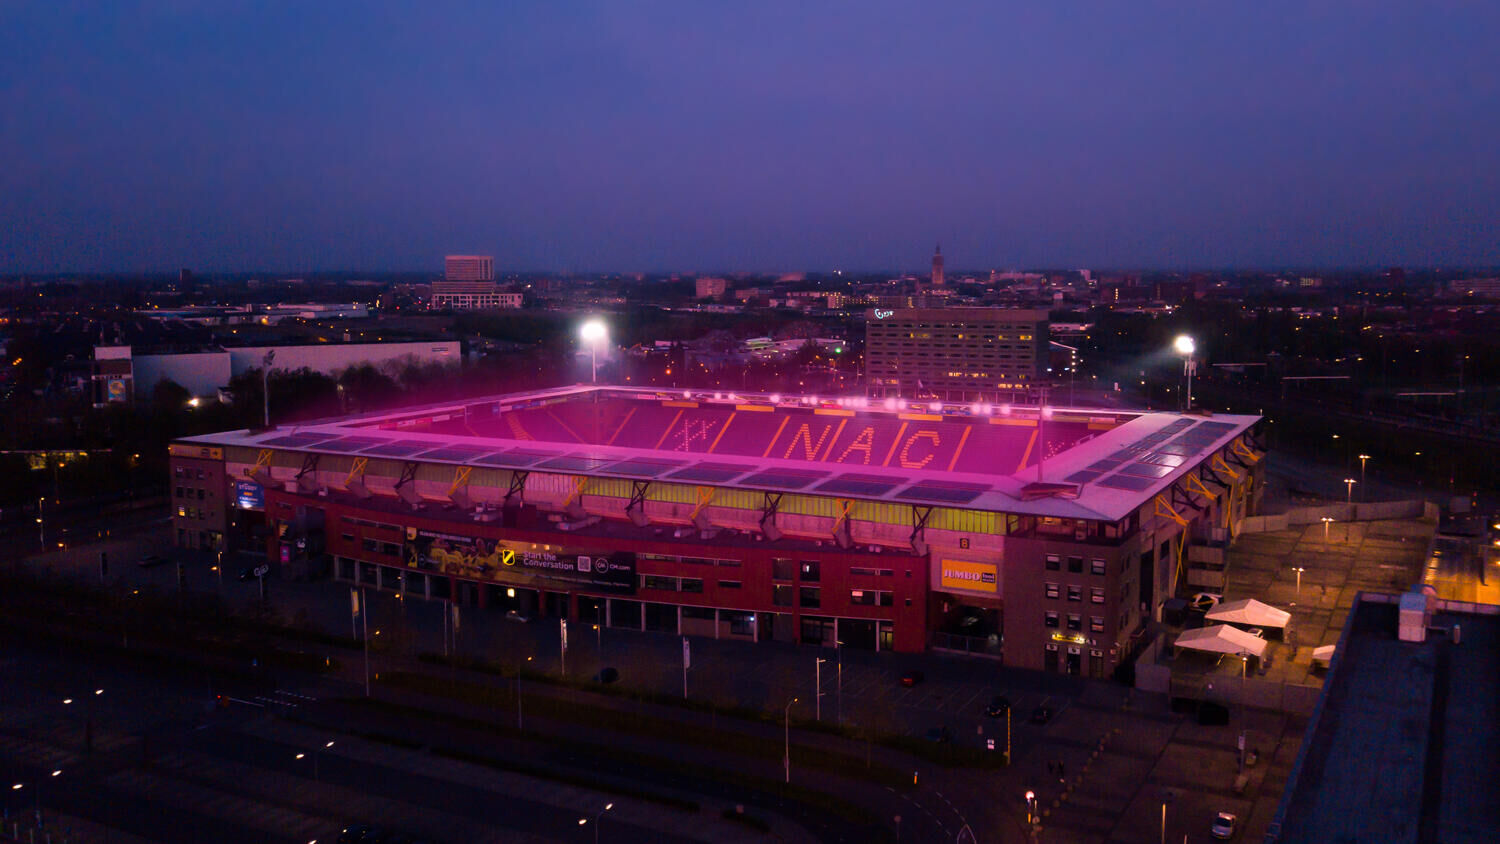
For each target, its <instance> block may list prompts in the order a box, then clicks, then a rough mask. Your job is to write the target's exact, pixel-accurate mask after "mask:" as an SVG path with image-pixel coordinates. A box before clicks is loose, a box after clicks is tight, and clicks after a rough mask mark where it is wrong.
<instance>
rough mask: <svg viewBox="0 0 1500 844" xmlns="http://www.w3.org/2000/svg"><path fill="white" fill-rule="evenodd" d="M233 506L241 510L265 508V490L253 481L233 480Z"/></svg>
mask: <svg viewBox="0 0 1500 844" xmlns="http://www.w3.org/2000/svg"><path fill="white" fill-rule="evenodd" d="M234 506H236V507H238V508H240V509H241V510H265V509H266V490H265V488H264V487H262V486H261V485H260V484H258V483H256V482H255V481H248V480H243V479H241V480H236V481H235V482H234Z"/></svg>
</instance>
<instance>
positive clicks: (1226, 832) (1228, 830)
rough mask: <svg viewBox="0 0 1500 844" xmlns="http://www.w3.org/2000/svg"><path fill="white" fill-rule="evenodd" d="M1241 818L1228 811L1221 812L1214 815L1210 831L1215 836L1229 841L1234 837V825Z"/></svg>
mask: <svg viewBox="0 0 1500 844" xmlns="http://www.w3.org/2000/svg"><path fill="white" fill-rule="evenodd" d="M1238 821H1239V818H1237V817H1235V816H1234V815H1231V814H1230V813H1228V812H1220V813H1219V814H1218V815H1216V816H1215V817H1214V822H1213V824H1212V825H1210V826H1209V828H1208V832H1209V834H1210V835H1212V836H1213V837H1215V838H1218V839H1221V840H1224V841H1227V840H1229V839H1231V838H1233V837H1234V826H1235V823H1236V822H1238Z"/></svg>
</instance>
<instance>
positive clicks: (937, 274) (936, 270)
mask: <svg viewBox="0 0 1500 844" xmlns="http://www.w3.org/2000/svg"><path fill="white" fill-rule="evenodd" d="M932 286H933V287H942V286H943V244H941V243H939V244H938V245H937V250H936V251H935V252H933V253H932Z"/></svg>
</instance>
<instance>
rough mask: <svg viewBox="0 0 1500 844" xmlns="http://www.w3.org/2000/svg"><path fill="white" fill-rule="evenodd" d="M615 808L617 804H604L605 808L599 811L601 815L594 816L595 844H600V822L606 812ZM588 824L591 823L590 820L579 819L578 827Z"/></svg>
mask: <svg viewBox="0 0 1500 844" xmlns="http://www.w3.org/2000/svg"><path fill="white" fill-rule="evenodd" d="M614 807H615V804H613V803H605V804H604V808H603V809H600V810H599V814H597V815H595V816H594V844H599V821H600V820H601V819H602V818H603V817H604V813H605V812H608V811H609V810H610V809H613V808H614ZM588 822H589V819H588V818H579V819H578V825H579V826H584V825H586V824H587V823H588Z"/></svg>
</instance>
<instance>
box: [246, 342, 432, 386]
mask: <svg viewBox="0 0 1500 844" xmlns="http://www.w3.org/2000/svg"><path fill="white" fill-rule="evenodd" d="M272 349H275V350H276V360H275V361H274V362H272V364H271V368H272V369H301V368H303V367H307V368H308V369H311V370H313V371H314V372H323V373H326V374H329V375H332V374H333V373H335V372H339V371H341V370H344V369H348V368H349V367H351V366H356V365H358V364H362V363H370V364H373V365H375V366H380V365H381V364H382V363H385V362H387V361H400V360H403V359H405V358H408V357H415V358H417V359H418V360H421V361H422V362H424V363H455V364H456V363H458V362H459V357H460V353H459V343H458V341H457V340H431V341H423V342H420V343H328V344H320V345H316V346H244V347H241V348H233V349H230V350H229V356H230V369H231V370H232V372H233V374H235V375H239V374H240V373H242V372H248V371H250V370H252V369H259V368H260V365H261V362H262V361H263V360H265V357H266V352H268V351H270V350H272ZM226 380H227V379H226Z"/></svg>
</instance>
